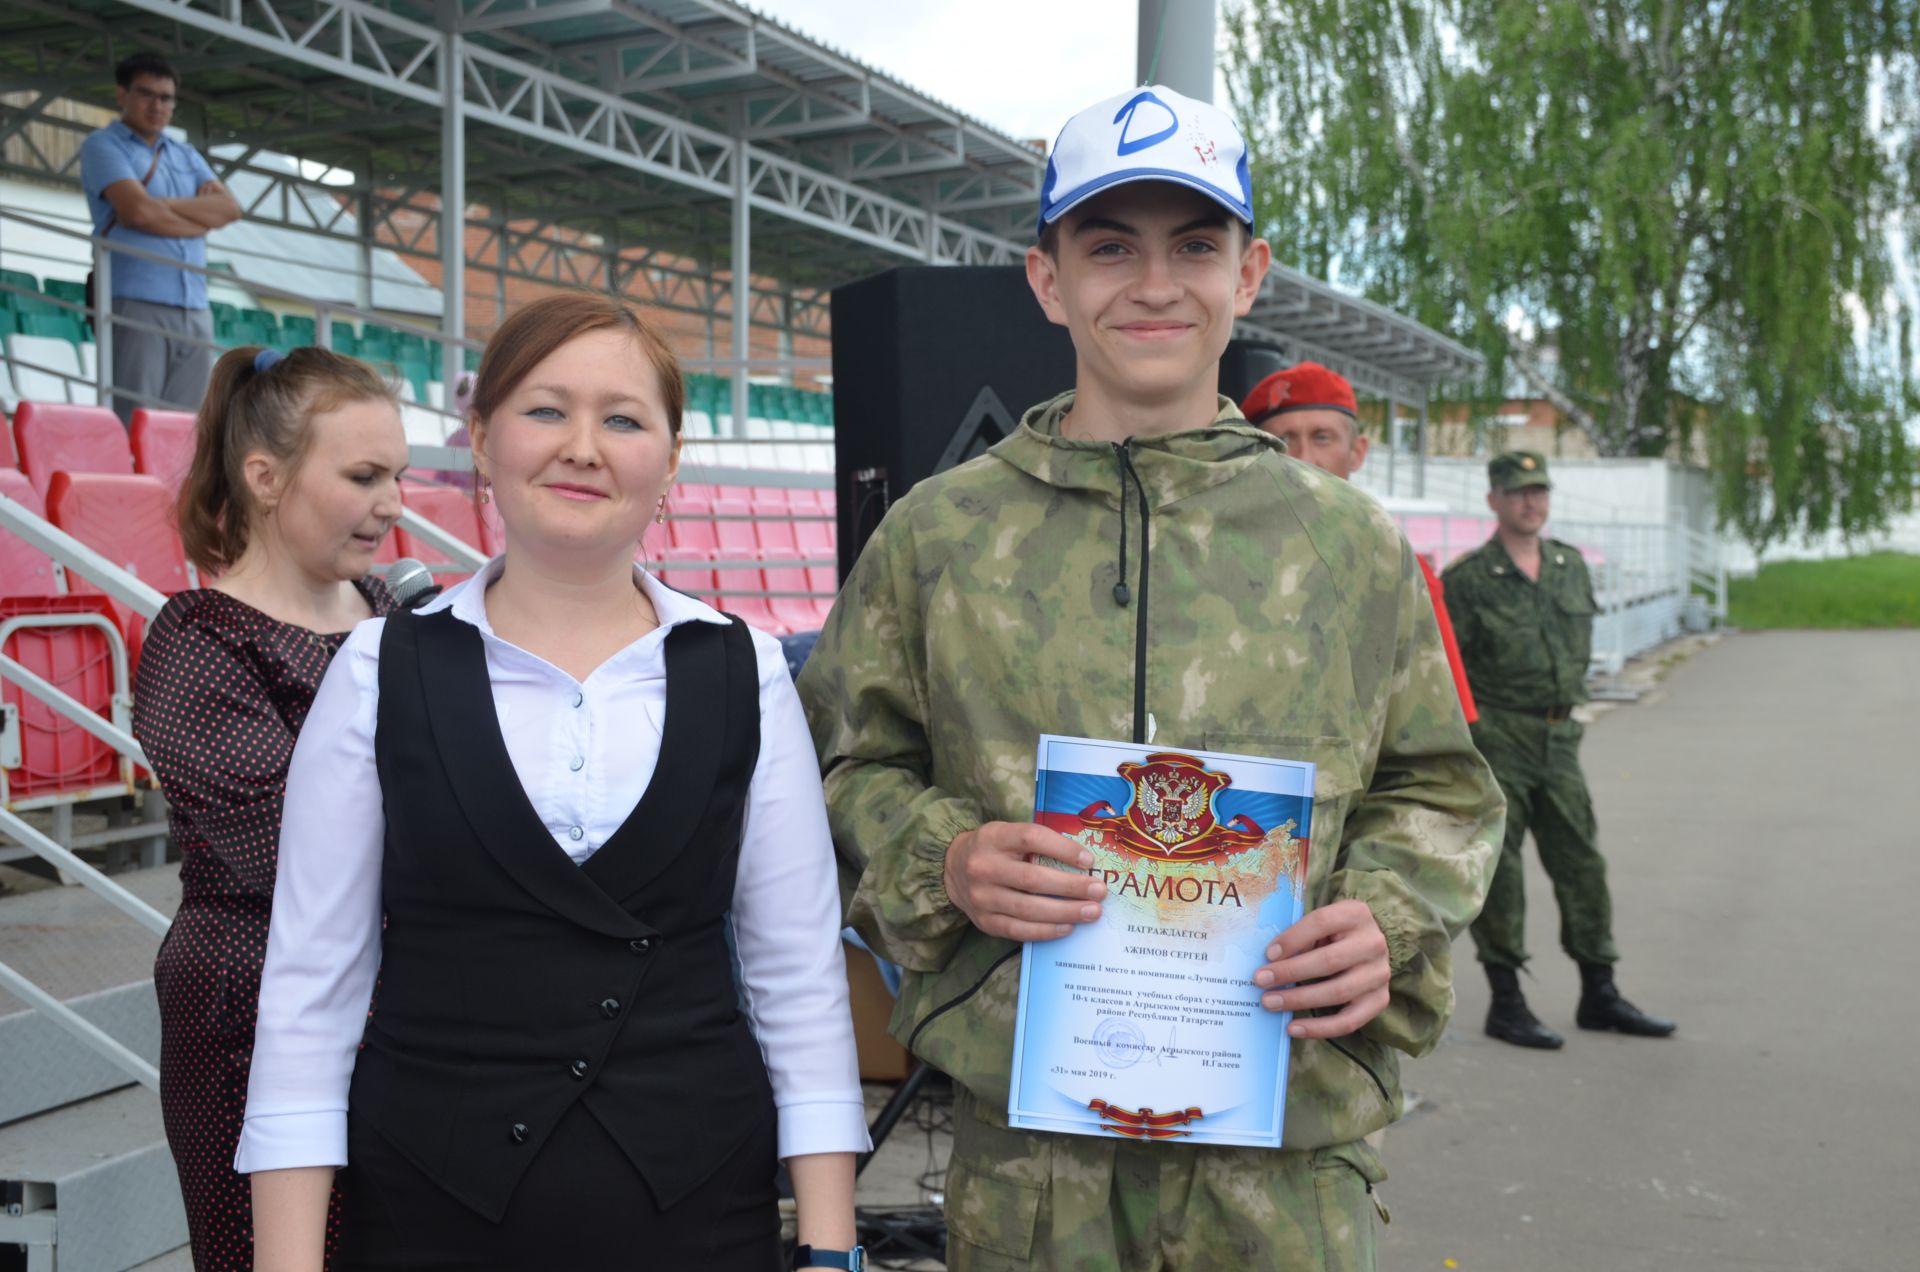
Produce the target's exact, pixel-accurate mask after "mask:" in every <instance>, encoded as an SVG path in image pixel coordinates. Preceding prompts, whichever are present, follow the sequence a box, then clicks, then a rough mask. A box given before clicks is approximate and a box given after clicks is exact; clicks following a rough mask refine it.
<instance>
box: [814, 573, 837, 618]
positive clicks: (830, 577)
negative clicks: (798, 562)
mask: <svg viewBox="0 0 1920 1272" xmlns="http://www.w3.org/2000/svg"><path fill="white" fill-rule="evenodd" d="M839 574H840V572H839V571H838V570H837V569H835V568H834V567H833V566H831V565H810V566H808V567H807V587H808V588H810V589H811V590H813V591H815V592H825V593H826V594H827V595H826V596H825V597H824V598H823V599H821V600H820V601H818V602H816V603H817V604H818V605H820V606H821V610H820V621H821V622H822V623H824V622H826V621H827V615H828V614H830V613H832V612H833V603H834V601H835V600H836V599H837V597H838V594H839V591H840V578H839Z"/></svg>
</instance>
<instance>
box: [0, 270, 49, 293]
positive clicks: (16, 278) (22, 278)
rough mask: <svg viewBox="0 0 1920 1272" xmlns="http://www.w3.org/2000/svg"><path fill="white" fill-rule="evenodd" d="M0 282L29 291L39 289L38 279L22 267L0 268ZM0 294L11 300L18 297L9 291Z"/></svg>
mask: <svg viewBox="0 0 1920 1272" xmlns="http://www.w3.org/2000/svg"><path fill="white" fill-rule="evenodd" d="M0 283H5V284H7V285H8V286H9V287H23V288H25V289H26V290H27V291H30V292H37V291H39V290H40V280H39V279H38V278H35V277H34V276H33V275H32V274H29V273H27V272H26V271H25V270H23V269H0ZM0 296H5V297H7V298H8V299H11V300H18V299H19V297H18V296H17V295H15V294H14V293H11V292H0Z"/></svg>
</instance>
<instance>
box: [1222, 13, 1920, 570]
mask: <svg viewBox="0 0 1920 1272" xmlns="http://www.w3.org/2000/svg"><path fill="white" fill-rule="evenodd" d="M1227 27H1228V31H1229V33H1230V36H1229V48H1228V54H1227V81H1228V86H1229V90H1230V92H1231V94H1232V97H1233V105H1234V108H1235V110H1236V111H1237V113H1238V114H1239V115H1240V117H1241V119H1242V121H1243V123H1244V124H1245V125H1246V127H1247V129H1248V135H1249V138H1250V140H1251V142H1252V145H1253V149H1254V162H1255V210H1256V213H1257V215H1258V217H1259V220H1260V227H1261V231H1262V232H1263V233H1264V234H1266V235H1267V237H1268V238H1269V240H1270V241H1271V242H1272V243H1273V245H1274V250H1275V255H1276V257H1277V258H1278V259H1280V260H1284V261H1287V262H1288V263H1290V264H1294V265H1296V266H1298V267H1299V268H1301V269H1304V270H1306V271H1308V272H1310V273H1315V274H1319V275H1322V276H1325V274H1326V273H1327V272H1328V271H1329V270H1331V269H1332V268H1333V267H1334V266H1335V265H1336V264H1337V265H1338V267H1339V270H1340V273H1341V276H1342V277H1343V278H1344V279H1347V280H1349V281H1354V282H1357V283H1358V284H1359V285H1360V286H1362V287H1363V288H1364V289H1365V290H1366V291H1367V293H1368V294H1369V295H1371V296H1373V297H1374V298H1375V299H1378V300H1381V301H1383V302H1385V303H1387V304H1389V305H1392V306H1394V307H1396V308H1399V309H1402V310H1404V311H1406V312H1410V313H1412V314H1413V315H1414V316H1416V317H1418V318H1419V319H1420V320H1421V321H1423V322H1426V323H1428V324H1429V325H1432V326H1435V327H1438V328H1440V329H1442V330H1446V331H1449V332H1452V333H1453V334H1455V335H1456V336H1457V337H1458V338H1460V339H1462V340H1465V341H1468V342H1470V343H1472V344H1473V345H1474V346H1475V347H1477V348H1479V349H1480V350H1482V351H1483V352H1484V353H1485V354H1486V355H1487V363H1488V372H1487V377H1486V380H1485V381H1484V382H1483V383H1482V384H1481V385H1479V386H1477V388H1476V390H1475V393H1476V396H1477V398H1478V400H1479V401H1480V403H1481V405H1482V407H1483V409H1485V408H1488V407H1490V406H1491V404H1492V403H1494V402H1497V401H1498V400H1499V399H1500V398H1501V397H1502V396H1503V395H1504V390H1505V386H1506V385H1507V384H1508V383H1509V382H1510V379H1511V378H1512V376H1514V375H1518V376H1519V377H1520V378H1522V379H1523V380H1524V381H1525V382H1526V383H1527V384H1528V385H1529V386H1530V387H1531V391H1532V393H1533V394H1535V395H1538V396H1542V397H1545V398H1547V399H1548V400H1550V401H1552V402H1553V403H1554V404H1555V405H1556V406H1558V407H1559V408H1560V410H1561V411H1562V412H1563V413H1565V414H1566V416H1567V417H1568V418H1569V419H1570V420H1572V421H1573V423H1574V424H1575V425H1576V426H1577V427H1579V428H1580V429H1582V430H1583V431H1584V432H1586V433H1587V435H1588V436H1589V437H1590V438H1591V439H1592V441H1593V443H1594V445H1595V447H1596V448H1597V449H1598V450H1599V451H1600V453H1601V454H1603V455H1664V454H1687V453H1690V452H1689V443H1690V442H1692V441H1693V440H1694V434H1695V432H1696V430H1705V436H1704V441H1705V443H1706V445H1705V450H1706V452H1707V453H1708V454H1709V455H1710V456H1711V460H1712V463H1713V466H1714V468H1715V470H1716V474H1717V477H1718V490H1719V499H1720V508H1721V516H1722V519H1723V521H1725V522H1726V523H1727V524H1729V525H1732V526H1735V527H1737V528H1738V529H1739V530H1740V531H1741V532H1742V533H1743V534H1744V535H1746V536H1747V537H1748V538H1749V539H1750V540H1751V541H1752V542H1753V543H1754V544H1755V545H1756V546H1761V545H1764V544H1766V543H1768V542H1770V541H1773V540H1776V539H1778V538H1780V537H1782V536H1784V535H1786V534H1790V533H1793V532H1795V531H1797V530H1814V531H1818V530H1826V529H1829V528H1838V529H1840V530H1842V531H1845V532H1847V533H1849V534H1857V533H1861V532H1864V531H1867V530H1870V529H1874V528H1878V527H1880V526H1882V525H1884V524H1885V521H1886V519H1887V518H1888V516H1890V515H1891V514H1892V513H1894V512H1897V511H1900V510H1903V509H1905V508H1907V507H1910V506H1911V503H1912V498H1913V489H1914V479H1915V474H1916V468H1917V467H1920V456H1917V455H1916V448H1915V445H1914V441H1913V439H1912V438H1910V437H1909V435H1908V433H1907V431H1906V429H1905V423H1906V421H1908V420H1909V419H1910V418H1911V417H1912V416H1913V414H1914V412H1915V411H1916V410H1920V394H1916V391H1915V385H1914V381H1913V379H1912V378H1911V375H1910V373H1909V368H1908V366H1907V365H1906V364H1907V358H1906V350H1907V347H1908V341H1909V340H1910V338H1911V334H1912V330H1911V318H1910V315H1909V314H1908V313H1907V312H1906V311H1905V309H1904V307H1903V306H1901V305H1900V304H1899V303H1898V301H1897V298H1896V297H1894V295H1893V293H1892V291H1891V289H1890V286H1889V284H1890V281H1891V272H1890V266H1889V263H1888V247H1887V234H1888V231H1889V229H1890V228H1891V227H1893V226H1894V225H1895V224H1896V223H1902V222H1903V223H1904V224H1905V225H1906V227H1907V229H1908V231H1909V235H1910V237H1912V238H1913V240H1914V241H1916V242H1920V205H1916V202H1915V197H1914V195H1915V192H1916V191H1920V144H1916V136H1917V135H1920V133H1917V132H1916V128H1917V126H1920V69H1917V68H1916V61H1915V55H1914V50H1915V49H1916V48H1920V6H1917V5H1915V4H1914V3H1913V2H1912V0H1822V3H1819V4H1809V3H1806V0H1694V2H1692V3H1681V0H1538V3H1534V2H1527V3H1520V2H1517V0H1239V3H1238V4H1236V5H1235V6H1234V7H1233V9H1232V10H1231V11H1230V13H1229V17H1228V22H1227ZM1515 313H1518V314H1521V315H1524V316H1525V320H1524V321H1523V322H1522V323H1520V324H1518V326H1517V329H1516V327H1515V326H1514V325H1513V324H1510V322H1509V318H1510V315H1513V314H1515ZM1857 329H1864V338H1862V336H1861V334H1860V331H1859V330H1857Z"/></svg>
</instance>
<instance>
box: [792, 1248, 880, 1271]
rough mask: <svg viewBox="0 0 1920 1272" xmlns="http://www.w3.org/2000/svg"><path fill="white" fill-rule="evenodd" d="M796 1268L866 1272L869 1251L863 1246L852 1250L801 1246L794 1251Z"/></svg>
mask: <svg viewBox="0 0 1920 1272" xmlns="http://www.w3.org/2000/svg"><path fill="white" fill-rule="evenodd" d="M793 1266H794V1267H796V1268H844V1269H846V1270H847V1272H866V1267H867V1252H866V1250H865V1249H864V1248H863V1247H861V1246H855V1247H853V1249H851V1250H816V1249H814V1248H813V1247H812V1246H804V1245H803V1246H801V1247H800V1248H799V1249H797V1250H795V1251H794V1252H793Z"/></svg>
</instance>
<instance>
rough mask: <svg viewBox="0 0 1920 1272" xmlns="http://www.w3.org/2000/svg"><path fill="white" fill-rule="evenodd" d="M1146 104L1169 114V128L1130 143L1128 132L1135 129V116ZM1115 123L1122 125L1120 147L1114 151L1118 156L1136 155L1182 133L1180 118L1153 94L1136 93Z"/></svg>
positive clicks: (1116, 116) (1116, 117)
mask: <svg viewBox="0 0 1920 1272" xmlns="http://www.w3.org/2000/svg"><path fill="white" fill-rule="evenodd" d="M1144 102H1152V103H1153V104H1154V105H1155V106H1158V107H1159V108H1160V109H1161V110H1164V111H1166V112H1167V126H1166V127H1165V128H1162V129H1161V130H1160V131H1159V132H1157V133H1153V134H1151V135H1150V136H1146V137H1141V138H1138V139H1137V140H1133V141H1129V140H1128V139H1127V130H1128V129H1130V128H1132V127H1133V118H1134V115H1135V114H1136V113H1137V112H1138V111H1139V109H1140V106H1141V104H1142V103H1144ZM1122 121H1125V122H1122ZM1113 122H1114V123H1116V124H1119V125H1120V147H1119V149H1117V150H1115V151H1114V154H1116V155H1131V154H1136V153H1138V152H1139V151H1142V150H1146V149H1148V148H1149V147H1152V146H1157V145H1159V144H1160V143H1161V142H1163V141H1165V140H1166V139H1167V138H1169V137H1171V136H1173V134H1175V133H1177V132H1179V131H1180V117H1179V116H1178V115H1175V114H1174V113H1173V108H1172V107H1171V106H1168V105H1167V104H1166V103H1165V102H1163V101H1161V100H1160V99H1159V98H1158V97H1155V96H1154V95H1153V94H1152V93H1135V94H1134V95H1133V96H1132V97H1131V98H1129V99H1128V100H1127V104H1126V105H1125V106H1122V107H1121V108H1120V113H1119V114H1117V115H1115V116H1114V117H1113Z"/></svg>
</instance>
